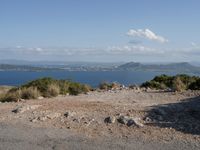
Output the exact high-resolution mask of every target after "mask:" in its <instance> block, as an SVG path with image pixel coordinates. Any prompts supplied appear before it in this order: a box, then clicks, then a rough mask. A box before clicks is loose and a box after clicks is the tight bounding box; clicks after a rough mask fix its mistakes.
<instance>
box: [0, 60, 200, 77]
mask: <svg viewBox="0 0 200 150" xmlns="http://www.w3.org/2000/svg"><path fill="white" fill-rule="evenodd" d="M59 70H65V71H152V72H173V73H192V74H200V67H198V66H193V65H191V64H189V63H187V62H181V63H170V64H142V63H138V62H129V63H125V64H122V65H120V64H119V65H116V64H113V65H112V64H103V63H102V64H99V63H94V64H81V63H80V64H77V63H76V64H73V63H72V64H70V65H63V64H61V65H58V64H57V65H42V64H41V65H40V66H35V65H30V64H28V65H18V64H16V65H13V64H0V71H59Z"/></svg>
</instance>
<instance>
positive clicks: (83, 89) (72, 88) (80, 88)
mask: <svg viewBox="0 0 200 150" xmlns="http://www.w3.org/2000/svg"><path fill="white" fill-rule="evenodd" d="M68 90H69V94H70V95H78V94H81V93H87V92H89V91H90V87H89V86H87V85H82V84H79V83H75V82H72V83H70V85H69V89H68Z"/></svg>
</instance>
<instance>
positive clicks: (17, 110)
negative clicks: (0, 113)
mask: <svg viewBox="0 0 200 150" xmlns="http://www.w3.org/2000/svg"><path fill="white" fill-rule="evenodd" d="M40 106H41V105H31V106H29V105H26V106H17V107H16V108H15V109H13V110H12V112H14V113H23V112H25V111H28V110H34V109H37V108H38V107H40Z"/></svg>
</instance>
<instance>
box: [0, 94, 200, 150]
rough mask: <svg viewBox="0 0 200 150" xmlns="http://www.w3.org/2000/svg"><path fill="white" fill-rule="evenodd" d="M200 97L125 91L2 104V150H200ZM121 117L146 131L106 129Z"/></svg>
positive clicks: (116, 124)
mask: <svg viewBox="0 0 200 150" xmlns="http://www.w3.org/2000/svg"><path fill="white" fill-rule="evenodd" d="M199 95H200V91H198V92H185V93H170V92H165V93H163V92H156V91H150V92H141V91H134V90H121V91H110V92H91V93H89V94H88V95H79V96H58V97H56V98H52V99H42V100H29V101H21V102H18V103H0V150H13V149H15V150H29V149H31V150H32V149H33V150H49V149H50V150H51V149H55V150H65V149H70V150H71V149H72V150H73V149H78V150H79V149H83V150H89V149H95V150H96V149H97V150H98V149H99V150H102V149H103V150H104V149H105V150H107V149H113V150H118V149H119V150H121V149H123V150H124V149H125V150H126V149H127V150H160V149H162V150H179V149H180V150H187V149H190V150H199V149H200V118H199V114H200V112H199V108H200V97H199ZM13 110H14V111H13ZM66 113H67V115H66ZM120 115H124V116H132V117H135V118H140V119H141V120H140V121H141V123H142V124H143V125H144V126H143V127H137V126H134V125H133V126H127V125H126V124H121V123H120V122H118V121H117V119H116V120H115V121H114V123H105V118H107V117H109V116H111V117H115V118H117V117H118V116H120ZM146 116H148V120H152V121H153V122H154V123H153V124H151V123H148V122H147V123H146V119H145V118H146ZM111 122H112V121H111Z"/></svg>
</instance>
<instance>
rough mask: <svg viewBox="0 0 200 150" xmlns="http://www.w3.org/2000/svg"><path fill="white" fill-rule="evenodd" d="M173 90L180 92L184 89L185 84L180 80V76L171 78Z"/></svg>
mask: <svg viewBox="0 0 200 150" xmlns="http://www.w3.org/2000/svg"><path fill="white" fill-rule="evenodd" d="M173 90H174V91H177V92H181V91H183V90H186V85H185V84H184V83H183V82H182V80H181V78H180V77H176V78H174V80H173Z"/></svg>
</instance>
